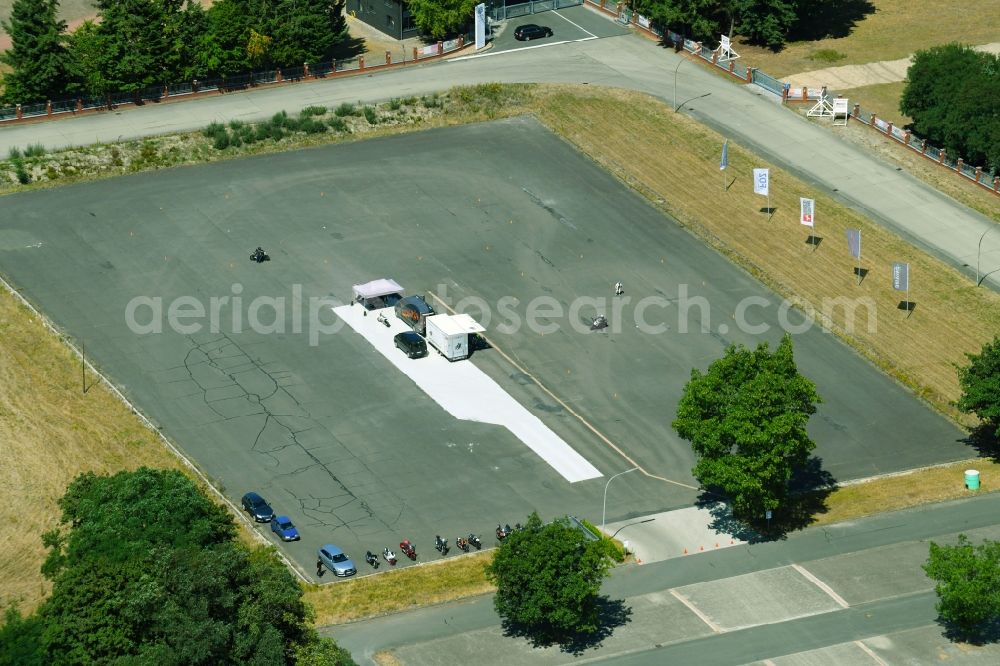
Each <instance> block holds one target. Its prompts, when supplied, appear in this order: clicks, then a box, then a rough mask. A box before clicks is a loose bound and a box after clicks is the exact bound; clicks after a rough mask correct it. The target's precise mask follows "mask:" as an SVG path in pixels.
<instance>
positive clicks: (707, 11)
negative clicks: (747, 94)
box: [631, 0, 844, 50]
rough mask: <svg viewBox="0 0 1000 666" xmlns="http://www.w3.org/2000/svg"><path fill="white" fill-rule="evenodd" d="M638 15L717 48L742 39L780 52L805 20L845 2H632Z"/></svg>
mask: <svg viewBox="0 0 1000 666" xmlns="http://www.w3.org/2000/svg"><path fill="white" fill-rule="evenodd" d="M631 4H632V5H633V6H634V7H635V9H636V10H637V11H639V13H641V14H643V15H644V16H647V17H649V18H651V19H653V20H654V21H655V22H656V23H657V24H658V25H660V26H662V27H665V28H668V29H670V30H673V31H674V32H678V33H681V34H683V35H685V36H687V37H691V38H693V39H698V40H701V41H703V42H705V44H706V45H712V46H715V45H716V44H718V39H719V35H723V34H724V35H730V36H736V35H738V36H741V37H744V38H745V39H747V41H749V42H751V43H753V44H760V45H763V46H767V47H769V48H772V49H775V50H777V49H780V48H781V47H782V46H783V45H784V44H785V42H786V40H787V39H788V38H789V35H790V34H791V33H792V32H793V31H794V29H795V26H796V25H797V23H798V21H799V19H800V18H802V17H806V16H810V15H814V14H815V13H816V12H817V11H819V10H820V8H821V7H834V6H838V5H843V4H844V3H843V0H633V2H632V3H631Z"/></svg>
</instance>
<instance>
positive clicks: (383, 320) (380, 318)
mask: <svg viewBox="0 0 1000 666" xmlns="http://www.w3.org/2000/svg"><path fill="white" fill-rule="evenodd" d="M376 319H378V323H380V324H385V327H386V328H389V318H388V317H386V316H385V315H384V314H382V313H379V315H378V317H376Z"/></svg>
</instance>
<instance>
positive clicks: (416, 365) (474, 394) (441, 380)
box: [331, 305, 602, 483]
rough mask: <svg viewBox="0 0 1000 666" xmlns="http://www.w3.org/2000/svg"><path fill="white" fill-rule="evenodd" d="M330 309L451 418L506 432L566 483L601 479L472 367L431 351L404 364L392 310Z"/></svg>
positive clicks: (400, 328) (404, 327) (403, 328)
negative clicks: (380, 318)
mask: <svg viewBox="0 0 1000 666" xmlns="http://www.w3.org/2000/svg"><path fill="white" fill-rule="evenodd" d="M331 309H332V310H333V311H334V313H335V314H336V315H337V316H338V317H339V318H340V319H342V320H343V321H344V322H345V323H346V324H347V325H348V326H350V327H351V328H352V329H354V331H355V332H356V333H358V334H359V335H361V336H362V337H363V338H365V339H366V340H368V342H369V343H370V344H371V345H372V347H374V348H375V350H376V351H378V352H379V353H380V354H382V356H384V357H386V358H387V359H388V360H389V362H390V363H392V364H393V365H394V366H396V368H397V369H398V370H400V371H401V372H402V373H403V374H405V375H406V376H408V377H409V378H410V379H412V380H413V382H414V383H415V384H416V385H417V386H418V387H420V389H421V390H423V391H424V393H426V394H427V395H428V396H429V397H430V398H431V399H432V400H434V402H436V403H437V404H439V405H440V406H441V407H442V408H443V409H444V410H445V411H446V412H448V413H449V414H451V415H452V416H454V417H455V418H457V419H462V420H465V421H476V422H479V423H491V424H493V425H499V426H504V427H505V428H507V429H508V430H509V431H510V432H511V433H513V435H514V436H515V437H517V438H518V439H520V440H521V441H522V442H524V444H526V445H527V446H528V448H529V449H531V450H532V451H534V452H535V453H537V454H538V456H539V457H540V458H541V459H542V460H544V461H545V462H547V463H548V464H549V465H550V466H551V467H552V469H554V470H555V471H557V472H559V474H560V475H561V476H562V477H563V478H564V479H566V480H567V481H569V482H570V483H576V482H577V481H585V480H587V479H595V478H597V477H600V476H602V474H601V473H600V472H599V471H597V468H596V467H594V466H593V465H591V464H590V463H589V462H588V461H587V460H586V458H584V457H583V456H581V455H580V454H579V453H577V452H576V451H575V450H574V449H573V447H571V446H570V445H569V444H567V443H566V442H565V441H564V440H563V439H562V438H561V437H559V435H557V434H555V433H554V432H552V430H550V429H549V427H548V426H547V425H545V424H544V423H542V420H541V419H539V418H538V417H537V416H535V415H534V414H532V413H531V412H529V411H528V410H527V409H526V408H525V407H524V406H523V405H522V404H521V403H519V402H518V401H517V400H515V399H514V398H513V397H511V395H510V394H509V393H507V392H506V391H505V390H504V389H503V388H501V386H500V385H499V384H497V383H496V382H495V381H493V379H492V378H491V377H490V376H489V375H487V374H486V373H485V372H483V371H482V370H480V369H479V368H477V367H476V366H475V365H473V364H472V363H471V362H469V361H467V360H466V361H457V362H454V363H452V362H451V361H448V360H447V359H446V358H444V357H443V356H441V355H440V354H438V353H437V352H436V351H435V350H434V348H433V347H431V348H429V352H430V354H429V355H428V356H427V357H426V358H420V359H410V358H407V357H406V356H405V355H404V354H403V352H401V351H400V350H398V349H396V345H395V343H394V341H393V337H394V336H395V335H396V333H402V332H403V331H409V330H410V328H409V327H408V326H407V325H406V324H404V323H403V322H401V321H400V320H399V319H398V318H397V317H396V314H395V312H394V311H393V308H385V309H383V310H374V311H369V312H368V315H367V316H365V315H364V312H365V311H364V309H363V308H361V307H360V306H351V305H341V306H338V307H335V308H331ZM379 314H384V315H385V316H386V317H387V318H388V321H389V326H385V325H383V324H381V323H380V322H379V321H378V316H379ZM484 353H486V352H484Z"/></svg>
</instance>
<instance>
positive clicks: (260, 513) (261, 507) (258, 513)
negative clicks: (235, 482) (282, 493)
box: [243, 492, 274, 523]
mask: <svg viewBox="0 0 1000 666" xmlns="http://www.w3.org/2000/svg"><path fill="white" fill-rule="evenodd" d="M243 510H244V511H246V512H247V513H249V514H250V515H251V516H252V517H253V519H254V520H256V521H257V522H258V523H269V522H271V518H274V510H273V509H271V507H270V505H268V503H267V501H266V500H265V499H264V498H263V497H261V496H260V495H258V494H257V493H252V492H251V493H247V494H246V495H244V496H243Z"/></svg>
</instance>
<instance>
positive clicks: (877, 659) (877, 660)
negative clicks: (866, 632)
mask: <svg viewBox="0 0 1000 666" xmlns="http://www.w3.org/2000/svg"><path fill="white" fill-rule="evenodd" d="M854 644H855V645H857V646H858V647H859V648H861V649H862V650H864V651H865V652H867V653H868V656H869V657H871V658H872V659H874V660H875V663H876V664H878V665H879V666H889V664H887V663H885V662H884V661H882V659H881V658H880V657H879V656H878V655H877V654H875V653H874V652H872V649H871V648H870V647H868V646H867V645H865V644H864V643H862V642H861V641H854Z"/></svg>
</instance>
